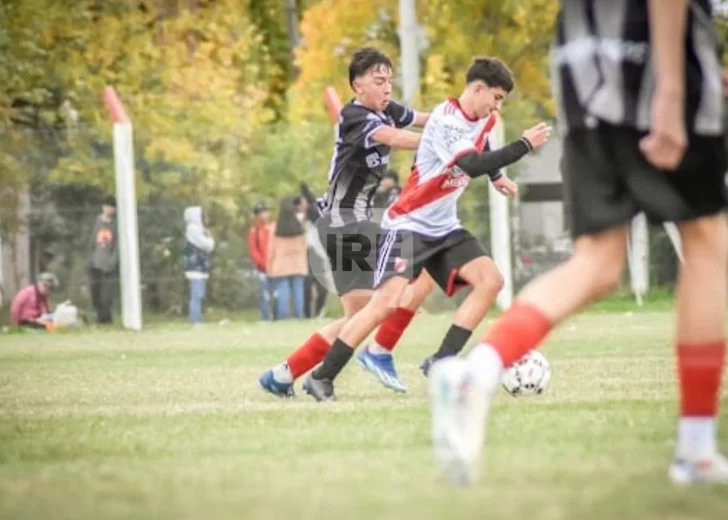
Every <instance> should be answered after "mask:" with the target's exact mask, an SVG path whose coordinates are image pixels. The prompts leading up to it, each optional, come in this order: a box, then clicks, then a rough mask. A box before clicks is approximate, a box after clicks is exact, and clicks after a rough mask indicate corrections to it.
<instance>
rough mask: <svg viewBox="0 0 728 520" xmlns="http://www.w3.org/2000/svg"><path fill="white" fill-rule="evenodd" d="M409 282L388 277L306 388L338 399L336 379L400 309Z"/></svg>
mask: <svg viewBox="0 0 728 520" xmlns="http://www.w3.org/2000/svg"><path fill="white" fill-rule="evenodd" d="M408 283H409V280H408V278H405V277H401V276H396V277H393V278H390V279H389V280H386V281H385V282H384V284H383V285H382V286H381V287H379V288H378V289H377V290H376V291H374V295H373V296H372V297H371V299H370V300H369V302H368V303H366V305H364V306H363V307H362V308H361V310H359V311H358V312H357V313H356V314H354V315H353V316H352V317H351V319H349V320H347V322H346V323H345V324H344V326H343V327H342V328H341V332H340V333H339V336H338V337H337V338H336V340H335V341H334V342H333V344H332V345H331V349H330V350H329V352H328V353H327V354H326V357H325V358H324V360H323V363H321V366H320V367H318V368H317V369H316V370H314V371H313V372H312V373H311V375H310V376H309V377H308V378H307V379H306V381H305V383H304V389H305V390H306V392H307V393H309V394H310V395H311V396H312V397H313V398H314V399H316V400H317V401H329V400H333V399H335V396H334V386H333V382H334V380H335V379H336V377H337V376H338V375H339V374H340V373H341V371H342V370H343V369H344V367H345V366H346V365H347V363H348V362H349V360H350V359H351V357H352V355H353V354H354V350H355V349H356V347H358V346H359V344H360V343H361V342H363V341H364V340H365V339H366V337H367V336H368V335H369V334H371V333H372V332H373V331H374V329H376V328H377V326H378V325H379V324H380V323H382V322H383V321H384V320H385V318H387V316H389V315H390V314H391V313H392V312H393V311H394V310H395V309H396V308H397V305H398V303H399V301H400V299H401V297H402V294H403V293H404V291H405V290H406V288H407V285H408Z"/></svg>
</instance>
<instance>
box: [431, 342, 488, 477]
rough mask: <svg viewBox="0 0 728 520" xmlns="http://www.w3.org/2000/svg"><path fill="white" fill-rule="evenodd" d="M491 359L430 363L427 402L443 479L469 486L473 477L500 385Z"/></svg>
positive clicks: (436, 459)
mask: <svg viewBox="0 0 728 520" xmlns="http://www.w3.org/2000/svg"><path fill="white" fill-rule="evenodd" d="M501 370H502V365H501V364H500V359H499V358H497V357H496V358H495V359H493V360H488V361H487V362H483V361H481V362H474V360H473V359H472V357H471V358H468V359H467V360H465V359H460V358H457V357H454V356H453V357H447V358H444V359H440V360H436V361H435V362H431V369H430V384H429V387H430V400H431V405H432V435H433V441H434V447H435V461H436V463H437V464H438V466H439V468H440V471H441V472H442V474H443V476H444V477H445V479H447V480H448V481H449V482H450V483H451V484H454V485H469V484H471V483H473V482H474V481H475V480H476V478H477V468H478V462H479V460H480V454H481V452H482V451H483V443H484V441H485V433H486V420H487V415H488V411H489V410H490V405H491V403H492V401H493V398H494V397H495V393H496V390H497V388H498V385H499V383H500V374H501Z"/></svg>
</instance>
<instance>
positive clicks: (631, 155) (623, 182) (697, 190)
mask: <svg viewBox="0 0 728 520" xmlns="http://www.w3.org/2000/svg"><path fill="white" fill-rule="evenodd" d="M644 135H645V134H644V133H641V132H638V131H637V130H635V129H633V128H628V127H617V126H612V125H608V124H605V123H600V125H599V126H598V127H597V128H589V129H576V130H571V131H570V132H569V134H568V135H567V136H566V138H565V139H564V153H563V156H562V159H561V170H562V174H563V180H564V193H565V202H566V204H567V205H568V207H569V209H570V211H569V213H570V220H571V234H572V236H573V237H574V238H576V237H578V236H581V235H591V234H596V233H599V232H601V231H604V230H606V229H609V228H611V227H614V226H618V225H620V224H624V223H626V222H629V221H630V220H631V219H632V217H634V216H635V215H636V214H637V213H639V212H644V213H645V214H646V215H647V218H648V219H649V220H650V221H651V222H652V223H662V222H679V221H682V220H689V219H695V218H699V217H704V216H708V215H713V214H716V213H719V212H721V211H723V210H724V209H725V208H726V204H727V202H728V196H727V195H726V183H725V174H726V169H728V165H727V164H726V148H725V142H724V140H723V137H706V136H690V137H689V147H688V150H687V152H686V153H685V157H684V158H683V161H682V163H681V164H680V166H679V167H678V169H677V170H676V171H674V172H665V171H661V170H658V169H657V168H655V167H654V166H652V165H651V164H650V163H648V162H647V160H646V159H645V157H644V156H643V155H642V153H641V152H640V150H639V141H640V139H641V138H642V137H643V136H644Z"/></svg>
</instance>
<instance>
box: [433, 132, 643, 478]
mask: <svg viewBox="0 0 728 520" xmlns="http://www.w3.org/2000/svg"><path fill="white" fill-rule="evenodd" d="M618 131H619V130H618V129H615V130H614V131H608V130H604V129H603V128H601V127H600V128H598V129H593V130H591V129H590V130H578V131H572V132H571V133H569V134H567V136H566V137H565V139H564V153H563V158H562V161H563V162H562V173H563V177H564V186H565V188H566V196H567V199H568V202H569V203H570V206H571V231H572V234H573V236H574V237H575V250H574V254H573V255H572V257H571V258H570V259H569V260H568V261H567V262H565V263H563V264H561V265H560V266H559V267H557V268H555V269H554V270H552V271H550V272H548V273H546V274H544V275H542V276H541V277H539V278H537V279H535V280H534V281H532V282H531V283H529V284H528V285H527V286H526V287H525V288H524V289H523V290H522V291H521V292H520V293H519V295H518V296H517V297H516V300H515V302H514V303H513V305H512V306H511V307H510V308H509V309H508V310H506V311H505V312H504V313H503V315H501V316H500V317H499V318H498V319H497V320H496V321H495V322H494V324H493V325H492V326H491V327H490V329H489V330H488V331H487V333H486V334H485V336H484V337H483V339H482V342H481V344H480V345H478V346H476V347H475V348H474V349H473V351H472V352H471V354H470V356H469V357H468V358H467V359H466V360H465V359H458V358H447V359H445V360H442V361H439V362H438V363H435V364H434V365H433V367H432V371H431V374H430V393H431V399H432V406H433V409H432V410H433V415H432V420H433V434H434V436H435V439H436V441H437V443H438V445H437V446H438V450H437V451H436V455H437V461H438V463H439V464H440V465H441V466H442V468H443V469H444V470H445V471H446V475H450V476H452V475H454V476H453V478H454V479H457V475H458V474H460V475H466V476H469V477H472V475H473V471H474V466H475V464H476V462H477V459H478V454H479V453H480V449H481V447H482V444H483V439H484V436H485V429H484V427H482V426H483V425H484V422H482V423H481V422H479V421H485V417H486V416H487V412H488V410H489V407H490V402H491V400H492V397H493V395H494V393H495V390H496V388H497V387H498V384H499V382H500V376H501V373H502V371H503V368H504V367H507V366H509V365H510V364H511V363H512V362H514V361H516V360H518V359H520V358H521V357H522V356H523V355H524V354H526V353H527V352H528V351H529V350H531V349H533V348H535V347H537V346H538V344H539V343H541V341H542V340H543V339H544V338H545V337H546V335H547V334H548V333H549V332H550V330H551V329H552V328H553V327H554V326H555V325H556V324H557V323H558V322H560V321H561V320H563V319H564V318H566V317H567V316H568V315H569V314H571V313H572V312H574V311H576V310H578V309H579V308H581V307H583V306H584V305H585V304H587V303H589V302H590V301H593V300H595V299H598V298H600V297H602V296H604V295H606V294H607V293H609V292H610V291H611V290H612V289H613V288H615V287H616V286H617V284H618V283H619V281H620V279H621V275H622V272H623V268H624V267H623V266H624V260H625V256H626V241H627V232H628V223H629V222H630V220H631V218H632V216H633V215H634V214H635V213H636V212H637V211H638V206H637V203H636V201H635V200H634V199H633V198H632V196H631V194H630V193H629V190H628V188H627V186H626V182H625V180H624V176H623V172H624V171H625V169H628V167H627V165H624V164H621V163H620V161H621V159H620V157H621V156H620V154H619V153H616V150H613V149H612V148H611V146H612V143H613V142H614V135H612V134H613V133H615V132H618ZM632 145H633V146H634V148H635V149H637V146H636V145H637V141H636V140H635V142H634V143H632ZM448 392H449V393H448ZM453 394H456V397H457V401H456V402H455V403H456V407H455V409H453V408H452V407H451V408H448V407H447V406H445V404H446V401H448V399H456V397H452V395H453ZM482 396H486V398H485V399H484V400H483V399H482V398H481V397H482ZM474 416H475V417H478V418H479V421H472V420H470V419H471V418H472V417H474ZM453 467H454V468H456V470H455V471H454V473H453Z"/></svg>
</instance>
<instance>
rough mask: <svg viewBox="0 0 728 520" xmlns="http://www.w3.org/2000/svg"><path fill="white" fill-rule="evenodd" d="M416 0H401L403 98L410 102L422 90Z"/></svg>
mask: <svg viewBox="0 0 728 520" xmlns="http://www.w3.org/2000/svg"><path fill="white" fill-rule="evenodd" d="M417 31H418V27H417V5H416V2H415V0H399V31H398V32H399V42H400V48H401V49H402V57H401V61H402V98H403V100H404V101H405V102H406V103H408V104H410V103H412V102H413V101H414V100H415V97H416V95H417V92H419V90H420V49H419V43H418V33H417Z"/></svg>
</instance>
